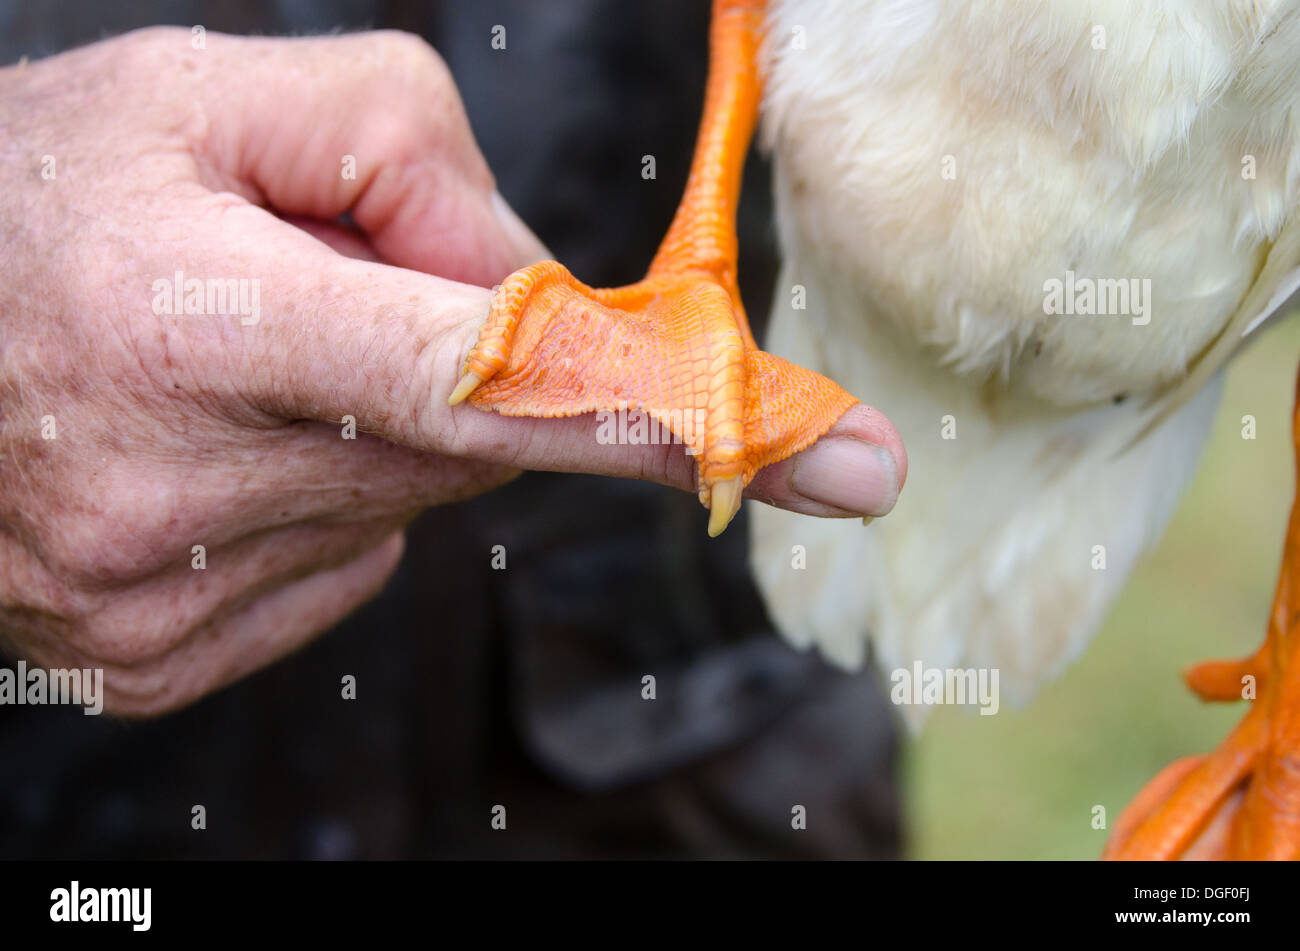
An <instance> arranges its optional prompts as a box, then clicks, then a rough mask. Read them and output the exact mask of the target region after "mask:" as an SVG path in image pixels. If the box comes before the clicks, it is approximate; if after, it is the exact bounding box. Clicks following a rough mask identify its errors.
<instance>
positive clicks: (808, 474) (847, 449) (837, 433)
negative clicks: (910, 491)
mask: <svg viewBox="0 0 1300 951" xmlns="http://www.w3.org/2000/svg"><path fill="white" fill-rule="evenodd" d="M906 481H907V452H906V450H904V448H903V440H902V439H901V438H900V437H899V435H898V431H897V430H896V429H894V427H893V425H892V424H891V423H890V422H889V420H887V419H886V418H885V416H884V414H883V413H881V412H879V411H878V410H875V409H872V408H871V407H869V406H863V405H862V404H860V403H859V404H858V405H857V406H854V407H851V408H850V409H849V410H848V411H847V412H846V413H845V414H844V415H843V416H841V417H840V418H839V420H837V421H836V423H835V425H834V426H832V427H831V429H830V432H828V433H827V434H826V435H825V436H823V437H822V438H821V439H819V440H817V442H815V443H813V445H812V446H810V447H809V448H807V449H805V450H804V451H803V452H801V453H798V454H796V455H794V456H791V457H790V458H789V459H785V460H783V461H781V462H778V463H776V464H775V465H771V466H768V467H767V468H766V469H763V470H762V471H760V472H759V473H758V475H757V476H755V477H754V481H753V482H751V483H750V485H749V488H748V489H747V490H746V492H745V495H746V497H747V498H751V499H758V500H760V501H763V502H767V503H768V504H769V505H775V506H776V507H777V508H783V509H789V510H790V511H792V512H802V513H803V514H805V515H818V516H822V517H827V518H848V517H861V516H869V517H873V518H874V517H875V516H878V515H885V514H887V513H888V512H889V511H890V510H891V509H892V508H893V507H894V503H895V502H896V501H897V500H898V493H899V492H900V491H901V489H902V487H903V483H904V482H906Z"/></svg>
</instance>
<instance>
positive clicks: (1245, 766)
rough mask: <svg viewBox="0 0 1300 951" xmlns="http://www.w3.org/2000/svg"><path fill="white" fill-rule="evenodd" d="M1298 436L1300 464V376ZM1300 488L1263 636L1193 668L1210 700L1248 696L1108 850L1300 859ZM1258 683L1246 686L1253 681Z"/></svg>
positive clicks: (1166, 776) (1123, 824)
mask: <svg viewBox="0 0 1300 951" xmlns="http://www.w3.org/2000/svg"><path fill="white" fill-rule="evenodd" d="M1297 387H1298V390H1297V400H1296V409H1295V419H1294V433H1293V442H1294V445H1295V451H1296V465H1297V471H1298V472H1300V380H1298V381H1297ZM1297 572H1300V491H1298V492H1297V496H1296V501H1295V503H1294V504H1293V505H1292V508H1291V520H1290V523H1289V524H1288V527H1287V537H1286V544H1285V547H1284V549H1283V552H1282V570H1281V574H1280V577H1279V578H1278V583H1277V593H1276V594H1275V595H1274V598H1273V611H1272V614H1271V616H1270V618H1269V624H1268V635H1267V637H1266V638H1265V640H1264V646H1263V647H1261V648H1260V649H1259V651H1258V652H1257V653H1256V654H1255V655H1254V656H1253V657H1250V658H1248V659H1246V660H1242V661H1210V662H1207V663H1204V664H1200V665H1198V666H1196V667H1194V668H1193V669H1192V670H1190V671H1189V672H1188V674H1187V682H1188V684H1189V685H1190V686H1191V688H1192V689H1193V690H1194V691H1196V693H1197V694H1199V695H1200V696H1201V698H1202V699H1205V700H1239V699H1243V698H1246V699H1251V704H1252V706H1251V709H1250V712H1249V713H1247V714H1246V717H1245V719H1244V720H1242V722H1241V723H1240V724H1238V725H1237V727H1236V729H1234V730H1233V731H1232V733H1231V734H1229V736H1228V738H1227V739H1226V740H1225V741H1224V742H1223V745H1222V746H1220V747H1219V749H1217V750H1216V751H1215V752H1214V753H1212V754H1210V755H1209V756H1200V757H1195V758H1193V759H1191V760H1180V761H1179V762H1178V763H1175V764H1174V765H1173V766H1170V767H1168V768H1167V769H1165V770H1164V771H1163V772H1162V773H1160V774H1159V775H1158V776H1157V777H1156V778H1155V779H1154V780H1152V781H1151V783H1150V784H1148V786H1147V787H1146V789H1144V790H1143V791H1142V792H1141V793H1140V794H1139V795H1138V797H1137V799H1135V800H1134V801H1133V803H1132V804H1131V805H1130V806H1129V807H1128V808H1127V809H1126V810H1125V811H1124V813H1123V814H1122V815H1121V816H1120V818H1119V821H1118V822H1117V823H1116V825H1115V831H1114V833H1113V835H1112V836H1111V839H1110V841H1109V842H1108V843H1107V844H1106V849H1105V851H1104V852H1103V854H1102V857H1103V858H1113V859H1176V858H1219V859H1222V858H1230V859H1300V651H1297V650H1296V639H1297V636H1298V635H1300V597H1298V596H1300V576H1298V575H1297ZM1248 687H1249V688H1253V689H1247V688H1248Z"/></svg>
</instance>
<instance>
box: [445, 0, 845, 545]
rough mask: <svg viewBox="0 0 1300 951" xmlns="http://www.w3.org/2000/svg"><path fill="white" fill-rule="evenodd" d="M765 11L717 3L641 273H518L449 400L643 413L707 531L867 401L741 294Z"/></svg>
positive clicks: (556, 267) (755, 1) (533, 410)
mask: <svg viewBox="0 0 1300 951" xmlns="http://www.w3.org/2000/svg"><path fill="white" fill-rule="evenodd" d="M763 6H764V4H763V2H762V0H716V2H715V3H714V9H713V24H712V27H711V29H710V34H709V56H710V61H709V79H708V85H707V88H706V92H705V104H704V117H703V119H702V121H701V123H700V133H699V139H698V142H697V144H696V149H695V157H694V159H693V161H692V164H691V174H690V178H689V180H688V181H687V184H686V192H685V194H684V195H683V196H682V201H681V204H680V205H679V206H678V209H677V214H676V216H675V217H674V219H673V223H672V225H671V226H670V227H669V229H668V234H667V235H666V236H665V237H664V241H663V244H662V245H661V246H660V248H659V252H658V253H657V254H656V255H655V259H654V261H653V262H651V264H650V269H649V271H648V272H647V273H646V276H645V279H644V280H641V281H638V282H637V283H635V284H630V285H628V286H626V287H617V288H608V289H597V288H591V287H587V286H586V285H584V284H582V283H581V282H579V281H578V280H577V279H575V278H574V277H573V275H572V274H570V273H569V272H568V271H567V270H566V269H565V268H564V267H563V266H562V265H560V264H558V263H556V262H554V261H545V262H542V263H540V264H535V265H532V266H530V267H526V268H524V269H522V270H520V271H516V272H515V273H514V274H512V275H511V276H510V277H509V278H508V279H507V280H506V281H505V283H504V284H502V286H501V288H500V290H499V291H498V292H497V294H496V296H495V297H494V299H493V302H492V310H491V312H490V314H489V315H488V320H487V323H486V324H485V325H484V326H483V330H482V332H481V333H480V335H479V340H478V343H477V345H476V346H475V347H474V350H473V351H472V352H471V353H470V355H469V357H468V359H467V360H466V362H465V371H464V377H463V378H462V380H461V382H460V384H459V385H458V386H457V387H456V389H455V391H454V392H453V393H452V395H451V397H450V400H449V402H451V403H452V404H453V405H454V404H455V403H458V402H460V401H461V400H463V399H465V398H466V397H467V396H468V397H469V399H470V402H471V403H472V404H473V405H475V406H477V407H479V408H481V409H485V410H493V411H495V412H498V413H502V414H504V415H507V416H535V417H536V416H541V417H553V416H575V415H578V414H581V413H590V412H595V411H600V410H632V411H644V412H646V413H647V414H648V415H649V416H650V417H651V418H652V419H654V420H656V421H657V422H658V423H659V424H660V425H661V426H666V427H667V428H668V429H669V430H670V431H671V432H672V433H673V434H675V435H676V436H678V437H680V439H681V441H682V443H683V444H684V445H685V447H686V451H687V452H688V453H691V454H692V455H694V456H695V457H696V462H697V466H698V470H699V487H700V501H701V502H702V503H703V504H705V505H706V506H709V508H710V510H711V514H710V518H709V533H710V534H711V535H717V534H719V533H720V532H721V531H722V530H723V529H724V528H725V527H726V525H727V523H728V522H730V520H731V518H732V517H733V516H734V515H735V513H736V511H737V510H738V509H739V507H740V498H741V492H742V491H743V489H744V487H745V486H746V485H748V484H749V482H750V480H751V479H753V478H754V475H755V474H756V473H757V472H758V470H759V469H761V468H763V467H764V466H767V465H770V464H771V463H774V462H779V461H780V460H782V459H784V458H786V457H787V456H790V455H793V454H794V453H796V452H799V451H800V450H802V449H805V448H807V447H808V446H810V445H812V443H813V442H815V441H816V440H817V439H818V438H819V437H820V436H822V435H823V434H825V433H826V432H827V430H829V429H830V428H831V426H832V425H834V423H835V421H836V420H837V419H839V418H840V416H842V415H843V414H844V412H845V410H847V409H848V408H849V407H851V406H853V405H854V404H855V403H857V400H856V399H855V398H854V397H853V396H851V395H849V394H848V393H847V392H845V391H844V390H843V389H841V388H840V387H839V386H837V385H836V384H835V383H833V382H831V381H830V380H828V379H826V378H825V377H823V376H820V375H818V374H816V373H813V372H811V371H809V370H805V369H803V368H802V367H798V366H794V365H793V364H791V363H788V362H786V361H785V360H782V359H780V358H779V357H775V356H772V355H771V354H768V353H764V352H763V351H761V350H759V349H758V347H757V345H756V344H755V342H754V337H753V335H752V334H751V333H750V329H749V322H748V320H747V319H746V317H745V310H744V307H743V306H742V304H741V301H740V292H739V289H738V286H737V282H736V231H735V225H736V204H737V201H738V199H739V195H740V182H741V174H742V171H743V168H744V163H745V153H746V151H747V149H748V148H749V141H750V138H751V136H752V135H753V131H754V123H755V120H756V117H757V112H758V101H759V93H760V83H759V76H758V70H757V64H756V53H757V50H758V44H759V41H760V37H761V27H762V18H763V17H762V15H763ZM593 433H594V430H593ZM593 438H594V435H593Z"/></svg>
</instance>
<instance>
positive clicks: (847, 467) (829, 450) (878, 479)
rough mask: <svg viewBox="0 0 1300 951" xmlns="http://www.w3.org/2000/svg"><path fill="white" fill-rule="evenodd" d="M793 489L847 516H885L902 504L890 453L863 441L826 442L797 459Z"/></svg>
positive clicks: (896, 473)
mask: <svg viewBox="0 0 1300 951" xmlns="http://www.w3.org/2000/svg"><path fill="white" fill-rule="evenodd" d="M790 488H792V489H793V490H794V491H795V492H797V493H799V494H800V495H802V496H803V497H804V498H806V499H810V500H811V501H813V502H819V503H821V504H822V505H829V506H831V507H833V508H837V509H842V510H844V511H845V512H853V513H856V514H858V515H870V516H876V515H884V514H885V513H886V512H888V511H889V510H890V509H892V508H893V507H894V503H895V502H896V501H897V500H898V466H897V464H896V463H895V462H894V456H893V454H892V453H890V452H889V450H887V449H883V448H881V447H880V446H873V445H872V444H871V443H868V442H863V441H862V440H861V439H854V438H852V437H849V436H841V437H838V438H832V439H823V440H822V441H821V442H818V443H816V444H815V445H813V446H812V448H810V449H806V450H804V451H803V452H802V453H800V454H799V456H798V457H797V458H796V459H795V464H794V472H793V473H791V475H790Z"/></svg>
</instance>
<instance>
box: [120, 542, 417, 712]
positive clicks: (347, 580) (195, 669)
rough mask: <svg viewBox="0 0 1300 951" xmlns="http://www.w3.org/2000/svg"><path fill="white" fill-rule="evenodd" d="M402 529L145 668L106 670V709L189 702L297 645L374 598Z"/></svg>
mask: <svg viewBox="0 0 1300 951" xmlns="http://www.w3.org/2000/svg"><path fill="white" fill-rule="evenodd" d="M404 544H405V543H404V540H403V537H402V535H401V534H400V533H396V534H392V535H389V536H387V537H386V538H385V539H384V540H383V541H382V542H380V543H379V544H378V545H376V546H375V547H373V548H371V549H370V550H368V551H366V552H364V553H363V554H361V555H360V556H358V557H357V558H355V559H353V560H351V561H349V562H347V563H346V564H344V565H342V566H340V567H337V568H333V569H330V570H327V571H322V572H320V573H318V574H314V575H312V576H310V577H308V578H304V579H302V580H301V581H297V582H295V583H293V584H290V585H287V586H285V587H283V588H280V589H279V590H276V591H273V592H271V593H269V594H266V595H264V596H263V597H261V598H259V599H257V600H256V601H254V602H253V603H252V604H250V605H248V606H247V607H245V608H244V609H243V610H241V611H239V612H238V613H236V614H233V615H231V616H228V617H225V618H223V619H222V620H220V621H218V622H215V623H214V624H213V625H212V626H211V628H210V629H208V630H206V631H204V632H203V634H202V636H197V637H194V638H191V639H190V640H188V641H187V642H186V643H185V644H184V645H182V646H181V647H180V648H179V649H177V650H176V651H174V652H172V653H170V654H168V655H167V656H166V658H165V659H164V660H162V661H161V662H159V663H157V664H154V665H152V666H150V667H148V668H145V669H139V670H130V669H126V670H123V669H116V668H115V669H113V670H111V671H105V676H104V693H105V698H106V699H105V706H106V708H107V709H108V710H109V711H110V712H112V713H114V714H117V715H122V716H133V715H135V716H147V715H155V714H159V713H164V712H166V711H168V710H172V709H175V708H177V707H180V706H184V705H185V704H186V703H189V702H191V701H193V700H194V699H195V698H197V697H200V696H203V695H204V694H206V693H210V692H211V691H213V690H216V689H218V688H220V687H223V686H225V685H226V684H229V683H233V682H234V681H236V680H239V679H240V678H241V677H245V676H247V675H248V674H250V673H252V672H253V671H256V670H259V669H261V668H262V667H265V666H267V665H268V664H270V663H272V662H274V661H276V660H278V659H279V658H281V657H284V656H285V655H286V654H289V653H291V652H293V651H294V650H297V649H298V648H299V647H301V646H302V645H303V644H305V643H307V642H308V641H310V640H311V639H312V638H314V637H316V636H317V635H319V634H321V633H322V632H324V631H326V630H328V629H329V628H331V627H333V626H334V625H335V624H337V623H338V622H339V621H340V620H342V619H343V618H344V617H346V616H347V615H348V614H350V613H351V612H352V611H353V610H355V609H356V608H357V607H358V606H359V605H361V604H363V603H364V602H366V601H368V600H370V599H371V598H373V597H374V596H375V595H376V594H378V593H379V591H380V590H381V589H382V588H383V586H384V584H385V583H386V582H387V581H388V579H389V577H390V576H391V575H392V573H393V571H394V569H396V567H397V564H398V562H399V561H400V560H401V557H402V551H403V547H404Z"/></svg>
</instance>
